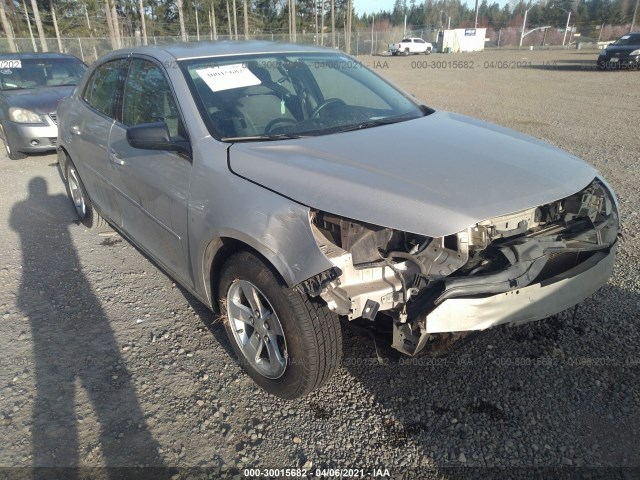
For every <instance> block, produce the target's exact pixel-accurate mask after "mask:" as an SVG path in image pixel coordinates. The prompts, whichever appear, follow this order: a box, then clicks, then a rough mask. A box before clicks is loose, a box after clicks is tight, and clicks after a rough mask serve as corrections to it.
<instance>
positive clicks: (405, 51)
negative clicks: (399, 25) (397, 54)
mask: <svg viewBox="0 0 640 480" xmlns="http://www.w3.org/2000/svg"><path fill="white" fill-rule="evenodd" d="M409 53H411V52H409V49H408V48H405V49H404V56H405V57H408V56H409Z"/></svg>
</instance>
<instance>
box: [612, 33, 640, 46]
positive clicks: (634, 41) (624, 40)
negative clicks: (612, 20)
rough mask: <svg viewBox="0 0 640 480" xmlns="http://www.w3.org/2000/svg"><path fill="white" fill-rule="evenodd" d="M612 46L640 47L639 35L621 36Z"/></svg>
mask: <svg viewBox="0 0 640 480" xmlns="http://www.w3.org/2000/svg"><path fill="white" fill-rule="evenodd" d="M613 45H616V46H618V45H640V35H623V36H622V37H620V38H619V39H617V40H616V41H615V42H613Z"/></svg>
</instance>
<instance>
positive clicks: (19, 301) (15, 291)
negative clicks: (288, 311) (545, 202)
mask: <svg viewBox="0 0 640 480" xmlns="http://www.w3.org/2000/svg"><path fill="white" fill-rule="evenodd" d="M595 56H596V53H594V52H593V51H575V50H574V51H533V52H531V51H522V52H517V51H506V52H505V51H503V52H485V53H480V54H459V55H431V56H428V57H426V56H420V57H406V58H405V57H400V58H398V57H393V58H392V57H368V58H367V57H364V58H363V61H364V62H365V63H366V64H368V65H370V66H372V67H374V68H376V70H377V71H378V72H379V73H381V74H382V75H384V76H385V77H387V78H389V79H391V80H392V81H395V82H397V83H398V84H399V85H401V86H402V87H403V88H404V89H405V90H407V91H409V92H411V93H414V94H415V95H416V96H418V97H419V98H421V99H423V100H424V101H425V103H427V104H428V105H431V106H433V107H435V108H441V109H446V110H452V111H457V112H460V113H464V114H468V115H472V116H476V117H480V118H482V119H485V120H488V121H492V122H496V123H500V124H502V125H505V126H508V127H512V128H515V129H517V130H520V131H523V132H525V133H528V134H531V135H533V136H536V137H538V138H541V139H544V140H546V141H548V142H550V143H553V144H555V145H557V146H559V147H561V148H564V149H566V150H568V151H570V152H572V153H574V154H576V155H578V156H580V157H582V158H584V159H585V160H586V161H587V162H589V163H591V164H593V165H595V166H596V167H597V168H598V169H599V170H600V171H601V172H602V173H603V174H604V175H605V177H606V178H607V179H608V180H609V182H610V183H611V184H612V185H613V187H614V188H615V190H616V192H617V194H618V196H619V199H620V203H621V207H622V214H623V223H624V238H623V240H622V242H621V245H620V249H619V255H618V261H617V265H616V268H615V271H614V275H613V278H612V279H611V281H610V282H609V284H608V285H607V286H606V287H604V288H603V289H602V290H601V291H600V292H598V293H597V294H595V295H594V296H593V297H592V298H590V299H588V300H586V301H585V302H584V303H583V304H582V305H581V306H580V307H579V309H578V310H577V312H575V315H574V312H573V311H571V312H564V313H562V314H560V315H558V316H556V317H554V318H550V319H547V320H544V321H540V322H536V323H532V324H528V325H525V326H521V327H516V328H511V327H499V328H496V329H492V330H490V331H488V332H485V333H484V334H482V335H480V336H478V337H475V338H474V339H472V340H471V341H469V342H466V343H465V344H463V345H461V346H460V347H459V348H458V349H457V350H455V351H454V352H452V353H449V354H448V355H446V356H442V357H437V358H435V357H421V358H419V359H417V360H415V361H404V360H403V361H398V360H397V359H388V360H385V363H384V364H383V365H379V364H378V363H377V362H376V360H375V355H374V353H373V352H374V350H373V344H372V341H371V340H370V339H368V338H366V337H362V336H358V335H357V334H356V333H354V332H352V331H349V330H347V331H346V332H345V340H344V351H345V362H344V366H343V367H341V368H340V369H339V370H338V372H337V374H336V376H335V377H334V378H333V379H332V380H331V381H330V382H329V383H328V384H327V385H326V386H325V387H324V388H322V389H321V390H320V391H317V392H314V393H312V394H311V395H310V396H309V397H307V398H306V399H303V400H299V401H293V402H284V401H280V400H277V399H275V398H273V397H268V396H267V395H265V394H264V393H262V391H260V390H259V389H257V388H256V387H255V386H254V384H253V383H252V382H251V381H250V379H249V378H248V377H247V376H246V375H244V374H243V373H242V371H241V370H240V368H239V367H238V366H237V365H236V364H235V363H234V362H233V360H232V358H231V356H230V346H229V344H228V342H227V340H226V337H225V333H224V329H223V327H222V325H220V324H219V323H217V322H216V320H215V319H214V317H213V316H212V314H210V313H209V312H208V311H207V310H206V308H204V307H203V306H202V305H201V304H199V303H198V302H197V301H196V300H195V299H194V298H192V297H191V296H190V295H189V294H187V293H186V292H184V291H183V290H182V289H181V288H180V287H179V286H177V285H176V284H174V283H173V282H172V281H171V279H169V278H167V277H166V276H165V275H164V274H163V273H162V272H160V271H159V270H158V269H157V268H156V267H155V266H154V265H153V264H152V263H150V262H149V261H148V260H147V259H145V258H144V257H143V256H142V255H141V254H140V253H138V252H137V251H136V250H135V249H133V248H132V247H131V246H130V245H129V244H128V243H127V242H126V241H124V240H122V239H121V238H120V237H119V236H118V235H117V234H115V233H109V232H107V233H103V234H101V235H99V234H96V233H94V232H89V231H86V230H84V229H83V228H82V227H81V226H79V225H78V224H76V223H75V222H74V213H73V210H72V207H71V204H70V202H69V201H68V200H67V199H66V196H65V192H64V187H63V184H62V182H61V180H60V177H59V175H58V171H57V168H55V167H56V165H55V162H56V158H55V156H53V155H44V156H33V157H29V158H28V159H27V160H22V161H14V162H12V161H9V160H8V159H6V158H1V159H0V171H1V179H2V181H1V182H0V225H1V226H2V227H1V228H0V243H2V245H4V247H3V253H2V257H1V260H0V349H1V351H2V355H1V356H0V362H1V368H0V414H1V416H2V426H1V431H2V435H1V437H0V466H3V467H32V466H75V465H80V466H85V467H91V466H96V467H101V466H158V467H210V468H211V469H212V470H210V471H208V472H207V474H208V475H209V476H210V477H211V478H223V477H228V476H234V475H236V476H237V475H242V473H243V469H244V468H247V467H249V468H306V469H309V470H311V471H314V470H315V469H316V468H357V469H364V473H365V474H371V473H373V471H374V470H373V469H383V470H382V471H383V472H384V469H388V470H389V474H390V476H391V478H403V477H406V478H417V477H426V476H432V477H434V478H450V477H455V476H456V475H459V474H460V473H461V472H466V473H472V472H476V473H477V472H481V473H482V475H484V474H486V472H487V471H485V470H477V469H464V470H462V469H454V470H450V469H449V467H461V466H467V467H470V466H476V467H534V466H535V467H557V466H596V467H621V466H626V467H634V466H635V467H640V449H638V445H639V444H640V410H639V408H638V403H639V400H640V388H639V384H640V382H639V380H640V370H639V367H640V357H638V351H640V335H639V332H638V321H639V320H640V281H639V276H638V271H640V258H639V256H638V251H639V250H638V246H639V242H640V240H639V234H638V231H639V229H640V215H639V211H640V210H639V206H640V197H639V195H640V188H638V185H640V169H639V168H638V165H639V162H640V137H639V136H638V131H639V130H638V128H639V126H640V95H639V93H638V81H639V80H640V73H638V72H598V71H594V70H593V69H592V68H591V66H592V65H593V64H594V61H595ZM449 61H463V62H464V61H467V62H473V68H469V66H470V63H467V68H464V64H462V67H463V68H455V69H454V68H453V64H446V62H449ZM504 61H506V62H507V66H509V67H511V66H514V67H516V68H499V67H504V66H505V65H504V64H503V63H496V62H504ZM424 62H426V63H424ZM432 62H433V63H432ZM437 62H440V64H438V63H437ZM442 62H445V63H442ZM492 62H493V63H492ZM510 62H524V67H526V68H524V67H523V65H522V64H517V63H513V64H512V63H510ZM529 62H530V63H529ZM425 65H426V68H418V67H419V66H420V67H424V66H425ZM412 67H413V68H412ZM517 67H523V68H517ZM461 141H463V139H461ZM428 148H429V145H428V144H425V149H428ZM478 168H482V166H481V165H478ZM470 174H473V172H470ZM483 188H490V186H487V185H479V186H478V196H479V198H482V189H483ZM20 471H21V470H11V469H8V470H7V469H3V470H0V477H2V476H11V475H13V474H17V472H20ZM531 471H533V470H530V469H529V470H521V471H520V474H519V475H517V476H520V475H521V474H524V473H526V472H531ZM566 471H570V472H575V471H574V470H564V472H565V473H566ZM585 471H587V470H584V471H583V473H584V472H585ZM588 471H589V472H595V474H596V475H600V474H602V475H603V476H604V475H607V476H608V475H612V474H613V472H612V471H611V470H588ZM180 472H181V473H182V474H184V475H185V476H188V475H195V474H203V475H204V474H205V472H204V471H201V470H197V471H191V472H185V471H180ZM483 472H484V473H483ZM536 472H540V471H539V470H536ZM67 473H68V472H67ZM626 474H627V475H633V476H632V477H628V478H636V477H635V475H637V474H638V470H636V471H635V474H634V473H633V471H632V472H631V473H629V472H626ZM100 475H107V473H105V471H99V470H98V471H93V473H92V476H100ZM65 476H66V475H65ZM58 478H60V476H58ZM153 478H162V475H161V472H160V471H155V473H154V475H153ZM625 478H627V477H625Z"/></svg>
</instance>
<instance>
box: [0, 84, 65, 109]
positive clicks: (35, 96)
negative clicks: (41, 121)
mask: <svg viewBox="0 0 640 480" xmlns="http://www.w3.org/2000/svg"><path fill="white" fill-rule="evenodd" d="M74 88H75V87H73V86H71V87H44V88H28V89H24V90H4V91H3V92H2V94H3V95H4V96H5V98H6V99H7V102H8V103H9V105H11V106H12V107H20V108H26V109H28V110H31V111H32V112H36V113H52V112H55V111H56V109H57V108H58V102H59V101H60V100H61V99H62V98H64V97H68V96H69V95H71V93H73V89H74Z"/></svg>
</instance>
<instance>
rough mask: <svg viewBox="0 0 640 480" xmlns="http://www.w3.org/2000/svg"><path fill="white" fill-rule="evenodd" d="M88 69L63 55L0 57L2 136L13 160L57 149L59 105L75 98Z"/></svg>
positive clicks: (43, 54) (0, 133)
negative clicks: (74, 94)
mask: <svg viewBox="0 0 640 480" xmlns="http://www.w3.org/2000/svg"><path fill="white" fill-rule="evenodd" d="M86 68H87V67H86V65H85V64H84V63H83V62H82V61H80V60H79V59H78V58H76V57H74V56H72V55H66V54H62V53H12V54H2V55H0V136H1V137H2V140H3V141H4V145H5V149H6V151H7V155H8V156H9V158H10V159H12V160H19V159H22V158H25V157H26V156H27V153H36V152H46V151H51V150H55V148H56V144H57V138H58V127H57V120H56V118H57V117H56V109H57V106H58V102H59V101H60V99H62V98H63V97H67V96H69V95H71V92H73V89H74V88H75V85H76V84H77V83H78V81H79V80H80V78H82V75H83V74H84V72H85V70H86Z"/></svg>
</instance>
